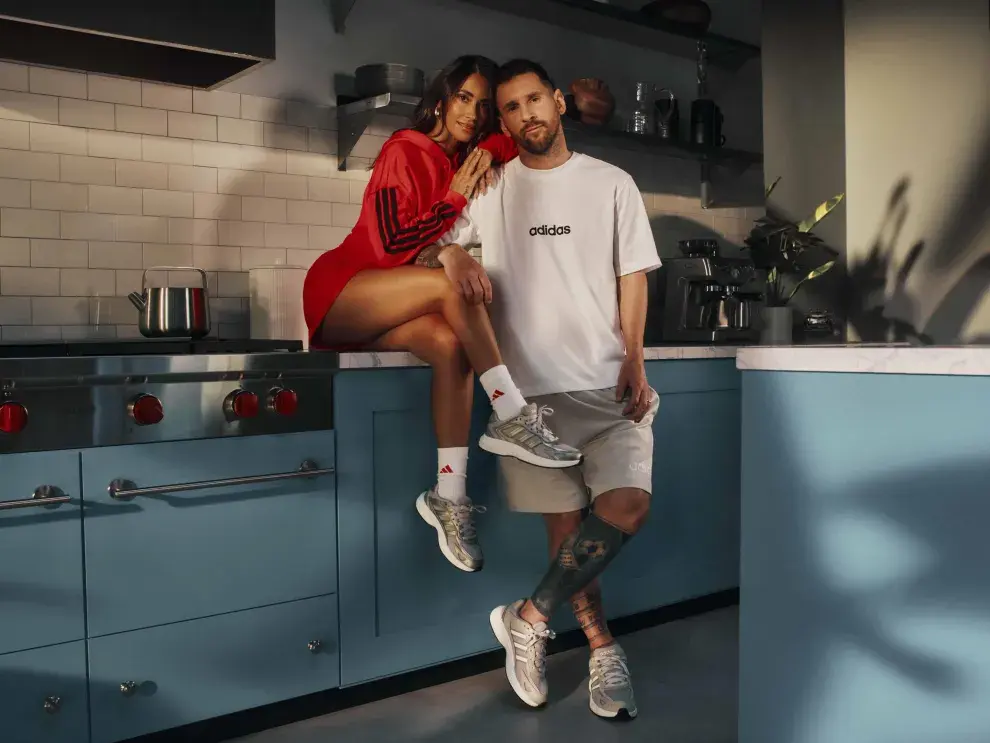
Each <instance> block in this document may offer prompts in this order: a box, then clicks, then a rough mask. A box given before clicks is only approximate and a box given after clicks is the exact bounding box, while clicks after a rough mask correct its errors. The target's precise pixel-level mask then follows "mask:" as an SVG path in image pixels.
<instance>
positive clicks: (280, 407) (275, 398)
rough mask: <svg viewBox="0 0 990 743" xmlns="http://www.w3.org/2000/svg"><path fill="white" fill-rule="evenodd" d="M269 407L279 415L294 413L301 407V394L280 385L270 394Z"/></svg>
mask: <svg viewBox="0 0 990 743" xmlns="http://www.w3.org/2000/svg"><path fill="white" fill-rule="evenodd" d="M268 407H269V409H270V410H272V411H273V412H275V413H278V414H279V415H293V414H294V413H295V412H296V409H297V408H298V407H299V396H298V395H297V394H296V393H295V392H293V391H292V390H287V389H285V388H284V387H278V388H276V389H274V390H272V391H271V394H270V395H269V396H268Z"/></svg>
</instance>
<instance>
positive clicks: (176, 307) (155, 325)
mask: <svg viewBox="0 0 990 743" xmlns="http://www.w3.org/2000/svg"><path fill="white" fill-rule="evenodd" d="M149 271H197V272H198V273H199V275H200V277H201V279H202V286H194V287H178V286H153V287H149V286H148V272H149ZM206 286H207V280H206V272H205V271H204V270H202V269H201V268H193V267H189V266H155V267H153V268H147V269H145V271H144V273H143V274H141V293H140V294H139V293H138V292H131V293H130V294H128V295H127V298H128V299H129V300H131V304H133V305H134V306H135V307H137V309H138V312H140V313H141V314H140V316H139V318H138V329H139V330H140V331H141V335H143V336H145V337H146V338H202V337H203V336H205V335H206V334H207V333H209V332H210V297H209V291H208V290H207V288H206Z"/></svg>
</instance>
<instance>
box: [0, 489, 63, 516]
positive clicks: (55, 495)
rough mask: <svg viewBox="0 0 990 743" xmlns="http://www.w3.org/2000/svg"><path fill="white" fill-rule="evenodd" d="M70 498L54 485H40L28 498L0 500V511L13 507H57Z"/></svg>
mask: <svg viewBox="0 0 990 743" xmlns="http://www.w3.org/2000/svg"><path fill="white" fill-rule="evenodd" d="M71 500H72V497H71V496H69V495H65V494H64V493H63V492H62V491H61V490H59V489H58V488H56V487H55V486H54V485H42V486H40V487H39V488H38V489H37V490H35V491H34V495H32V496H31V497H30V498H24V499H23V500H4V501H0V511H12V510H14V509H15V508H58V507H59V506H61V505H62V504H63V503H68V502H69V501H71Z"/></svg>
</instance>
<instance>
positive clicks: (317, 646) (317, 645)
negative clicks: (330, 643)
mask: <svg viewBox="0 0 990 743" xmlns="http://www.w3.org/2000/svg"><path fill="white" fill-rule="evenodd" d="M306 647H307V648H308V649H309V652H311V653H318V652H320V651H321V650H322V649H323V643H322V642H321V641H320V640H310V641H309V643H308V644H307V645H306Z"/></svg>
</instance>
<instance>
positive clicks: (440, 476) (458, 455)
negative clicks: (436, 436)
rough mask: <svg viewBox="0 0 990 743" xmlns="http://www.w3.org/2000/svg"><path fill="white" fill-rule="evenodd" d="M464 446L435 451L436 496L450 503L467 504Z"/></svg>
mask: <svg viewBox="0 0 990 743" xmlns="http://www.w3.org/2000/svg"><path fill="white" fill-rule="evenodd" d="M467 459H468V448H467V447H466V446H456V447H449V448H447V449H437V495H438V496H440V497H441V498H443V499H444V500H449V501H450V502H451V503H467V502H468V497H467V488H466V487H465V483H466V481H467Z"/></svg>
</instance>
